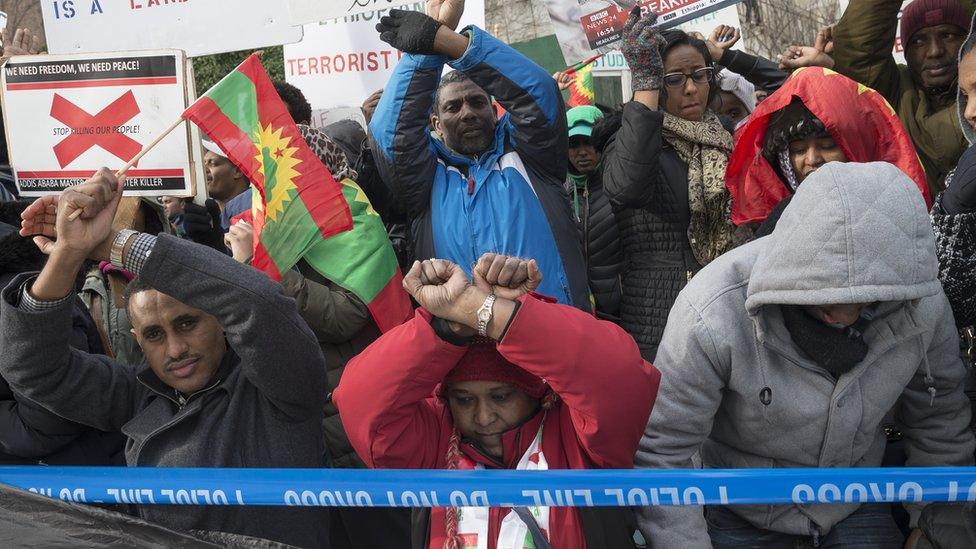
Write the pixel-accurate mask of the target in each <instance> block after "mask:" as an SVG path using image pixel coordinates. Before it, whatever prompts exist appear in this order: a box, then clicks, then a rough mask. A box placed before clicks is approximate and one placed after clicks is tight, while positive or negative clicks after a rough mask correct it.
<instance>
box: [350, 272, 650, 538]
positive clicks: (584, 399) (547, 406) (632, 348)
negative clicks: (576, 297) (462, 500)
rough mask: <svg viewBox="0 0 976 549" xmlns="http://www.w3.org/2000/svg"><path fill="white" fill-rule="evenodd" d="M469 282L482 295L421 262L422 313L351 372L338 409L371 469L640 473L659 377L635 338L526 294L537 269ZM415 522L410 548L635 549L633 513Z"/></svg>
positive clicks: (452, 512)
mask: <svg viewBox="0 0 976 549" xmlns="http://www.w3.org/2000/svg"><path fill="white" fill-rule="evenodd" d="M472 274H473V277H474V283H473V284H472V283H471V282H470V281H469V280H468V279H467V276H466V275H465V274H464V271H463V270H461V268H460V267H458V266H457V265H455V264H453V263H451V262H449V261H445V260H439V259H438V260H433V259H431V260H426V261H423V262H416V263H414V265H413V268H411V269H410V271H409V272H408V273H407V275H406V276H405V277H404V280H403V285H404V288H406V290H407V291H408V292H410V294H411V295H412V296H413V297H414V298H415V299H416V300H417V301H418V303H420V305H421V308H420V309H418V310H417V314H416V315H415V316H414V317H413V319H411V320H409V321H407V322H406V323H404V324H402V325H400V326H398V327H396V328H394V329H392V330H390V331H389V332H387V333H386V334H384V335H383V336H382V337H380V338H379V339H377V340H376V341H375V342H374V343H373V344H372V345H370V346H369V347H368V348H367V349H366V350H365V351H363V352H362V354H360V355H359V356H357V357H356V358H354V359H353V360H352V361H351V362H350V363H349V365H348V366H347V367H346V371H345V373H344V374H343V377H342V380H341V381H340V382H339V387H338V388H337V389H336V390H335V393H334V396H333V401H334V402H335V404H336V406H337V407H338V409H339V414H340V416H341V417H342V423H343V425H344V426H345V429H346V433H347V434H348V435H349V441H350V442H351V443H352V445H353V447H355V449H356V452H357V453H359V455H360V457H362V459H363V461H364V462H366V465H367V466H369V467H375V468H394V469H502V470H504V469H519V470H541V469H596V468H608V469H629V468H631V467H633V463H634V454H635V453H636V451H637V445H638V443H639V441H640V439H641V434H642V433H643V432H644V426H645V425H646V423H647V418H648V416H649V415H650V412H651V408H652V407H653V405H654V399H655V398H656V396H657V390H658V385H659V383H660V378H661V375H660V373H659V372H658V371H657V370H656V369H655V368H654V367H653V366H651V365H650V364H648V363H647V362H645V361H644V360H643V359H642V358H641V355H640V351H639V350H638V348H637V344H636V343H635V342H634V340H633V338H631V337H630V336H629V335H627V333H626V332H624V331H623V329H622V328H620V327H619V326H617V325H616V324H613V323H612V322H606V321H602V320H597V319H596V318H595V317H593V315H591V314H588V313H585V312H583V311H580V310H578V309H575V308H572V307H569V306H565V305H558V304H555V303H551V302H547V301H546V300H544V299H542V298H540V297H538V296H536V295H535V294H532V293H530V292H531V290H533V289H534V288H536V287H538V283H539V281H540V280H541V276H540V275H539V272H538V267H537V266H536V265H535V261H534V260H532V261H524V260H520V259H518V258H512V257H503V256H494V255H493V254H488V255H486V256H484V257H482V258H481V259H480V260H479V261H478V263H477V264H476V265H475V266H474V269H473V272H472ZM501 281H504V283H502V282H501ZM479 306H480V307H479ZM475 311H478V313H477V314H475ZM476 329H477V331H478V332H480V335H481V337H480V338H474V339H472V336H473V335H474V334H475V331H476ZM422 513H424V511H423V510H421V511H420V512H418V514H422ZM418 519H420V520H417V519H415V522H414V543H413V548H414V549H461V548H462V547H478V548H480V549H522V548H523V547H526V546H528V547H547V546H551V547H557V548H564V547H572V548H580V549H584V548H585V549H601V548H607V549H611V548H618V547H628V546H630V547H632V546H633V538H632V536H633V532H634V524H633V514H632V513H631V512H630V510H629V509H626V508H606V509H582V508H579V509H577V508H572V507H545V506H536V507H532V506H529V507H514V508H507V507H492V508H488V507H463V508H461V509H456V508H449V509H445V508H434V509H431V510H430V511H429V512H426V514H425V515H423V518H420V517H418ZM543 538H544V539H543Z"/></svg>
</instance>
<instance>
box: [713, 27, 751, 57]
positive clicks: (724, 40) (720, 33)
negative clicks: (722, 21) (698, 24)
mask: <svg viewBox="0 0 976 549" xmlns="http://www.w3.org/2000/svg"><path fill="white" fill-rule="evenodd" d="M741 37H742V35H741V34H740V33H739V29H737V28H735V27H732V26H729V25H719V26H717V27H715V28H714V29H713V30H712V35H711V36H709V37H708V40H706V41H705V45H706V46H708V53H710V54H711V55H712V61H715V62H716V63H717V62H718V61H720V60H721V59H722V54H723V53H724V52H725V50H727V49H729V48H731V47H732V46H734V45H735V44H736V42H738V41H739V38H741Z"/></svg>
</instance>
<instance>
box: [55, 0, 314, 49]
mask: <svg viewBox="0 0 976 549" xmlns="http://www.w3.org/2000/svg"><path fill="white" fill-rule="evenodd" d="M41 12H42V13H43V15H44V32H45V35H46V38H47V47H48V51H49V52H50V53H56V54H57V53H86V52H106V51H120V50H145V49H168V48H172V49H181V50H184V51H185V52H186V54H187V55H188V56H190V57H196V56H199V55H209V54H212V53H223V52H228V51H238V50H246V49H252V48H262V47H266V46H277V45H279V44H287V43H291V42H297V41H299V40H301V39H302V29H301V27H300V26H293V25H292V24H291V20H290V18H289V17H288V13H287V9H286V5H285V1H284V0H277V1H268V0H234V2H218V1H217V0H202V1H201V0H54V1H48V2H41Z"/></svg>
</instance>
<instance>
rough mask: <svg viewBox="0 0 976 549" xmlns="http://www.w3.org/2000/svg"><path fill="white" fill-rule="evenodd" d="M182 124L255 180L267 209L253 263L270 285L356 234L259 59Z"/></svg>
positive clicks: (335, 188)
mask: <svg viewBox="0 0 976 549" xmlns="http://www.w3.org/2000/svg"><path fill="white" fill-rule="evenodd" d="M183 118H186V119H188V120H190V121H192V122H193V123H194V124H196V125H197V126H199V127H200V129H201V130H203V132H204V133H205V134H207V135H208V136H209V137H210V138H211V139H212V140H213V141H214V142H215V143H217V145H219V146H220V148H221V149H222V150H223V151H224V152H225V153H226V154H227V158H228V159H229V160H230V161H231V162H233V163H234V164H235V165H236V166H237V167H238V168H240V170H241V171H242V172H244V174H245V175H247V177H248V179H250V180H251V183H252V184H253V186H254V188H255V191H256V193H255V194H256V197H260V200H259V202H260V203H261V208H258V209H256V213H257V215H255V216H254V219H253V225H254V258H253V260H252V262H251V263H252V265H253V266H254V267H256V268H258V269H260V270H262V271H264V272H265V273H267V274H268V275H269V276H271V278H272V279H274V280H280V279H281V273H283V272H285V271H287V270H288V269H290V268H292V267H293V266H294V265H295V264H296V263H297V262H298V260H299V259H301V258H302V256H304V255H305V254H306V253H308V252H309V250H311V249H312V248H313V247H314V246H315V245H316V244H319V243H320V242H322V241H323V240H325V239H328V238H330V237H333V236H335V235H338V234H340V233H343V232H345V231H349V230H351V229H352V228H353V221H352V213H351V212H350V209H349V202H348V201H347V200H346V197H345V195H344V194H343V192H342V187H341V186H340V185H339V184H338V183H336V181H335V179H333V177H332V174H331V173H329V170H328V169H327V168H326V167H325V166H324V165H323V164H322V161H321V160H319V158H318V156H316V155H315V153H314V152H312V150H311V149H310V148H309V147H308V144H306V143H305V140H304V139H302V136H301V133H299V131H298V127H296V126H295V122H294V120H292V118H291V115H290V114H288V108H287V107H286V106H285V104H284V103H283V102H282V101H281V98H280V97H279V96H278V93H277V92H276V91H275V89H274V85H273V84H272V83H271V79H270V78H269V77H268V73H267V72H265V70H264V67H263V66H262V65H261V60H260V59H259V58H258V56H257V55H251V56H250V57H248V58H247V59H245V60H244V62H243V63H241V64H240V65H238V67H237V68H236V69H234V71H232V72H231V73H230V74H228V75H227V76H225V77H224V78H223V79H221V81H220V82H218V83H217V84H216V85H215V86H214V87H212V88H210V90H208V91H207V93H205V94H203V96H202V97H200V99H197V100H196V102H194V103H193V104H192V105H190V107H189V108H188V109H186V111H184V112H183ZM256 202H258V201H256Z"/></svg>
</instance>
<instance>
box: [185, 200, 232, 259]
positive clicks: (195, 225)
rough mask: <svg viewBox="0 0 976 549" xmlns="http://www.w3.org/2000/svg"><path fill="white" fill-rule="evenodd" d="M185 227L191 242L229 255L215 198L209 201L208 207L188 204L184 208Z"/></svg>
mask: <svg viewBox="0 0 976 549" xmlns="http://www.w3.org/2000/svg"><path fill="white" fill-rule="evenodd" d="M183 226H184V227H186V238H188V239H189V240H192V241H194V242H196V243H197V244H203V245H204V246H209V247H211V248H213V249H215V250H218V251H220V252H223V253H227V247H226V246H224V230H223V228H221V225H220V207H219V206H217V201H216V200H214V199H213V198H208V199H207V205H206V207H204V206H200V205H199V204H194V203H193V202H187V203H186V205H185V206H184V207H183Z"/></svg>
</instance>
